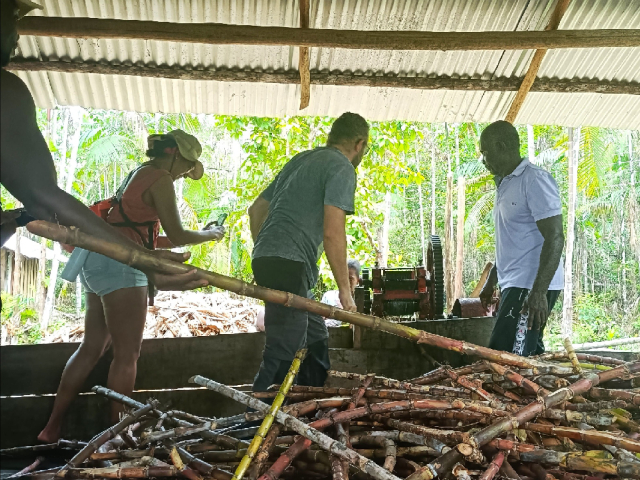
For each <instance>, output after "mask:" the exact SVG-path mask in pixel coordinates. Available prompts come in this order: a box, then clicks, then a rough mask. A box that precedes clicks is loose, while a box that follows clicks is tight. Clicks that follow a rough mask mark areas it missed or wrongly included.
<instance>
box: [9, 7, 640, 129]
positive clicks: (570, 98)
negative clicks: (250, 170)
mask: <svg viewBox="0 0 640 480" xmlns="http://www.w3.org/2000/svg"><path fill="white" fill-rule="evenodd" d="M43 3H44V7H45V9H44V12H43V13H36V14H40V15H50V16H77V17H86V16H88V17H95V18H118V19H128V20H154V21H168V22H182V23H189V22H217V23H228V24H244V25H260V26H288V27H294V26H297V25H298V23H299V6H298V2H297V1H281V0H217V1H215V2H214V1H208V0H165V1H157V0H112V1H109V2H105V1H103V0H82V1H80V0H44V2H43ZM554 4H555V2H554V0H510V1H504V0H432V1H425V0H311V20H310V22H311V27H312V28H337V29H358V30H424V31H427V30H429V31H471V30H477V31H483V30H505V31H513V30H542V29H543V28H544V26H545V25H546V23H547V21H548V18H549V16H550V14H551V11H552V10H553V7H554ZM560 28H571V29H584V28H640V1H632V0H617V1H611V0H574V1H573V2H571V4H570V7H569V9H568V11H567V13H566V14H565V16H564V19H563V21H562V23H561V25H560ZM532 54H533V51H531V50H525V51H522V50H520V51H518V50H515V51H486V52H485V51H473V52H460V51H453V52H432V51H427V52H420V51H376V50H346V49H327V48H311V69H312V71H318V72H333V71H340V72H347V73H348V72H353V73H361V74H379V73H385V74H396V75H408V76H438V75H450V76H453V77H462V78H484V79H490V78H493V77H502V76H506V77H510V76H519V77H522V76H523V75H524V73H525V72H526V69H527V67H528V64H529V61H530V59H531V56H532ZM18 55H19V56H22V57H26V58H39V59H43V60H65V61H75V62H81V61H96V62H102V63H104V62H109V63H114V64H125V65H132V64H135V65H142V64H146V65H169V66H174V65H175V66H180V67H183V68H192V67H193V68H240V69H253V70H263V71H286V70H295V69H297V68H298V50H297V48H296V47H272V46H237V45H222V46H212V45H199V44H190V43H189V44H186V43H185V44H180V43H176V42H161V41H151V40H100V39H59V38H46V37H27V36H25V37H23V38H22V39H21V40H20V42H19V51H18ZM19 75H20V77H21V78H22V79H23V80H25V81H26V82H27V84H28V86H29V87H30V89H31V90H32V92H33V93H34V97H35V99H36V103H37V105H39V106H41V107H52V106H54V105H82V106H85V107H95V108H107V109H109V108H112V109H121V110H135V111H151V112H171V113H177V112H191V113H218V114H234V115H262V116H284V115H296V114H300V113H304V114H305V115H330V116H337V115H339V114H340V113H342V112H343V111H345V110H354V111H358V112H360V113H362V114H363V115H365V116H366V117H367V118H370V119H372V120H373V119H376V120H388V119H402V120H420V121H429V122H439V121H448V122H459V121H481V122H485V121H491V120H495V119H498V118H503V117H504V115H505V114H506V112H507V110H508V108H509V105H510V103H511V100H512V99H513V97H514V95H515V92H478V91H475V92H465V91H436V90H409V89H395V88H369V87H342V86H329V85H326V86H320V85H312V87H311V104H310V106H309V107H308V108H307V109H305V110H304V111H303V112H300V111H299V110H298V105H299V96H300V92H299V87H298V86H297V85H276V84H258V83H238V82H234V83H226V82H213V81H206V82H205V81H183V80H170V79H156V78H140V77H130V76H116V75H97V74H75V73H52V72H47V73H44V72H20V73H19ZM539 75H540V76H541V77H548V78H559V79H572V78H588V79H594V78H595V79H602V80H619V81H620V80H624V81H636V82H637V81H640V49H638V48H606V49H571V50H556V51H553V50H552V51H550V52H549V53H548V54H547V56H546V57H545V60H544V61H543V64H542V66H541V69H540V74H539ZM560 106H561V108H559V107H560ZM518 122H522V123H524V122H526V123H536V124H539V123H549V124H564V125H579V124H588V125H600V126H611V127H618V128H633V129H636V128H640V96H632V95H611V94H608V95H598V94H573V93H569V94H567V93H531V94H529V96H528V98H527V100H526V101H525V104H524V107H523V109H522V111H521V113H520V115H519V116H518Z"/></svg>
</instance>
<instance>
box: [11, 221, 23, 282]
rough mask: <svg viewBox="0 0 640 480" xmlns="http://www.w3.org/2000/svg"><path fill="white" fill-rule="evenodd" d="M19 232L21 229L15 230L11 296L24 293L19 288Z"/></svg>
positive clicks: (20, 269) (20, 262)
mask: <svg viewBox="0 0 640 480" xmlns="http://www.w3.org/2000/svg"><path fill="white" fill-rule="evenodd" d="M20 230H22V229H21V228H17V229H16V233H15V237H16V249H15V250H14V257H13V258H14V259H15V260H14V267H13V279H12V282H13V288H12V290H13V294H14V295H21V294H24V293H26V292H23V291H22V289H21V288H20V281H21V280H22V260H23V258H22V254H21V253H20V238H21V237H22V235H21V233H20Z"/></svg>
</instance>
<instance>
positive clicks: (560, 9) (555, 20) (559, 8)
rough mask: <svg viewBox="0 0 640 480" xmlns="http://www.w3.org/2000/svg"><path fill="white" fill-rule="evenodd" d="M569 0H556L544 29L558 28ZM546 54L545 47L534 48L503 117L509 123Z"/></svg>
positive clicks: (516, 114) (519, 106)
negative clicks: (529, 61)
mask: <svg viewBox="0 0 640 480" xmlns="http://www.w3.org/2000/svg"><path fill="white" fill-rule="evenodd" d="M570 1H571V0H558V3H557V4H556V8H555V9H554V10H553V13H552V14H551V18H550V20H549V23H548V24H547V28H546V29H545V30H547V31H554V30H557V29H558V26H559V25H560V20H561V19H562V16H563V15H564V14H565V12H566V11H567V8H568V7H569V2H570ZM546 54H547V49H546V48H540V49H538V50H536V53H534V55H533V58H532V59H531V63H530V64H529V68H528V69H527V73H526V74H525V76H524V79H523V80H522V84H521V85H520V88H519V89H518V93H516V96H515V98H514V99H513V102H512V103H511V107H510V108H509V111H508V112H507V116H506V118H505V120H506V121H507V122H510V123H513V122H515V120H516V117H517V116H518V112H520V109H521V108H522V105H523V104H524V100H525V98H526V97H527V94H528V93H529V91H530V90H531V86H532V85H533V82H534V81H535V79H536V77H537V76H538V70H540V65H542V60H543V59H544V57H545V55H546Z"/></svg>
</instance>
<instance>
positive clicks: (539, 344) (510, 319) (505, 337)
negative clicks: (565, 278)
mask: <svg viewBox="0 0 640 480" xmlns="http://www.w3.org/2000/svg"><path fill="white" fill-rule="evenodd" d="M528 294H529V290H528V289H527V288H517V287H512V288H505V289H504V290H501V291H500V308H499V309H498V318H497V320H496V325H495V326H494V327H493V332H492V333H491V340H490V341H489V348H493V349H494V350H502V351H505V352H514V344H515V342H516V334H517V331H518V321H519V320H520V310H522V305H523V304H524V301H525V299H526V298H527V295H528ZM559 295H560V290H549V291H547V304H548V306H549V312H551V310H553V306H554V305H555V304H556V301H557V300H558V296H559ZM545 326H546V325H542V326H541V327H540V330H528V331H526V334H525V338H524V339H520V340H521V341H522V342H524V345H523V349H522V351H521V352H514V353H519V354H521V355H523V356H525V357H528V356H531V355H540V354H542V353H544V342H543V341H542V337H543V335H544V327H545Z"/></svg>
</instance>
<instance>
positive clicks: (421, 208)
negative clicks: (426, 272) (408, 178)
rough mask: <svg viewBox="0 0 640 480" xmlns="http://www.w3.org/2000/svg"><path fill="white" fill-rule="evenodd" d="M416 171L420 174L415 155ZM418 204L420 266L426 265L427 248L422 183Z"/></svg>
mask: <svg viewBox="0 0 640 480" xmlns="http://www.w3.org/2000/svg"><path fill="white" fill-rule="evenodd" d="M415 161H416V171H417V172H418V173H420V162H419V160H418V155H417V153H416V155H415ZM418 204H419V206H420V246H421V247H422V265H424V266H426V265H427V246H426V243H425V237H424V206H423V202H422V182H420V183H418Z"/></svg>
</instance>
